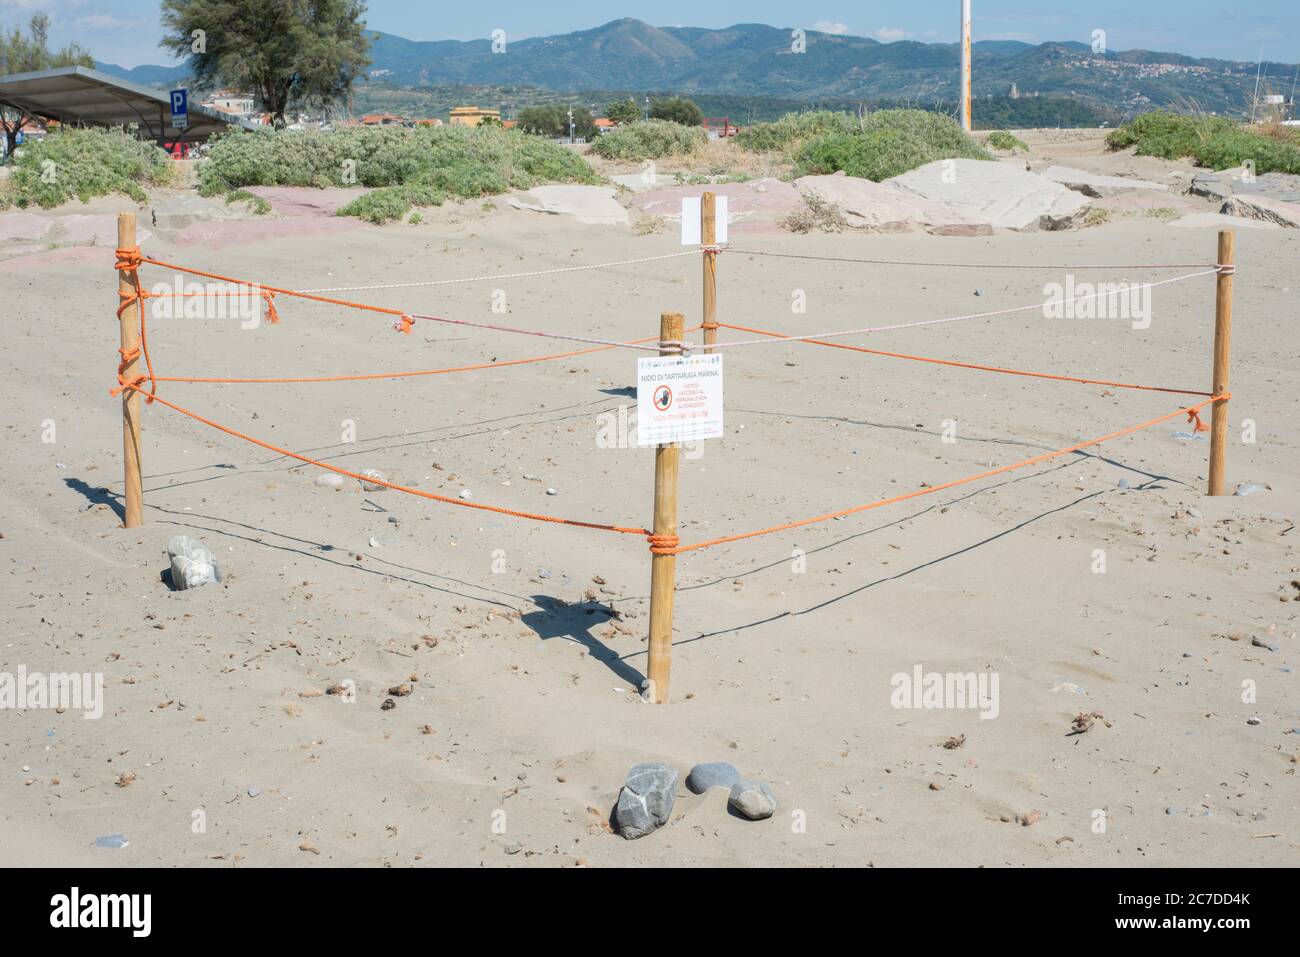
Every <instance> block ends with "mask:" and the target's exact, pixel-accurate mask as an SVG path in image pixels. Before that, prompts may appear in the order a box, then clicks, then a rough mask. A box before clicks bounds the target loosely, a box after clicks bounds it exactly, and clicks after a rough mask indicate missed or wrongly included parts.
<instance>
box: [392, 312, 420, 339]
mask: <svg viewBox="0 0 1300 957" xmlns="http://www.w3.org/2000/svg"><path fill="white" fill-rule="evenodd" d="M414 327H415V320H414V319H412V318H411V317H410V316H407V315H403V316H402V317H401V318H400V319H398V320H397V321H395V322H394V323H393V328H394V329H396V330H397V331H398V332H400V333H402V334H403V335H407V336H409V335H410V334H411V330H412V329H413V328H414Z"/></svg>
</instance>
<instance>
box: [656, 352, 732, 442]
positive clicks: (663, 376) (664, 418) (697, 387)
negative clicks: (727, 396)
mask: <svg viewBox="0 0 1300 957" xmlns="http://www.w3.org/2000/svg"><path fill="white" fill-rule="evenodd" d="M636 437H637V438H636V441H637V445H661V444H665V443H668V442H691V441H694V440H695V439H720V438H722V356H720V355H707V356H657V357H655V358H651V359H637V360H636Z"/></svg>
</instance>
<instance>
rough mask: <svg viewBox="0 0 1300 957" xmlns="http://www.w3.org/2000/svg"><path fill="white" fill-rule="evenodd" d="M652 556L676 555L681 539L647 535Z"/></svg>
mask: <svg viewBox="0 0 1300 957" xmlns="http://www.w3.org/2000/svg"><path fill="white" fill-rule="evenodd" d="M646 541H648V542H649V543H650V554H651V555H676V554H677V546H679V545H680V544H681V539H679V538H678V537H677V536H676V535H647V536H646Z"/></svg>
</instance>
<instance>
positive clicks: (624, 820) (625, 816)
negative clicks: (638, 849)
mask: <svg viewBox="0 0 1300 957" xmlns="http://www.w3.org/2000/svg"><path fill="white" fill-rule="evenodd" d="M676 800H677V772H676V771H675V770H673V769H672V768H670V767H668V766H667V765H665V764H638V765H635V766H633V768H632V770H630V771H629V772H628V773H627V780H626V781H624V782H623V790H622V791H620V792H619V795H618V804H617V805H616V806H615V808H614V821H615V823H617V824H618V832H619V833H620V834H621V835H623V837H624V838H625V839H626V840H629V841H634V840H636V839H637V838H639V837H645V836H646V835H647V834H649V833H650V832H651V831H653V830H655V829H656V828H659V827H662V826H663V825H664V824H665V823H667V821H668V818H669V816H670V815H671V814H672V813H673V804H674V802H676Z"/></svg>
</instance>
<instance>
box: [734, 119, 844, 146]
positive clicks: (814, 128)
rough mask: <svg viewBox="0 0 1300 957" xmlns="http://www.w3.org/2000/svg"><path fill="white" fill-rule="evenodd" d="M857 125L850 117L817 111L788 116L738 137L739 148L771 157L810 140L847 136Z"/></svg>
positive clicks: (756, 125)
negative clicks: (836, 133) (827, 135)
mask: <svg viewBox="0 0 1300 957" xmlns="http://www.w3.org/2000/svg"><path fill="white" fill-rule="evenodd" d="M857 125H858V121H857V117H855V116H853V115H851V114H849V113H835V112H832V111H831V110H818V111H816V112H813V113H787V114H785V116H783V117H781V118H780V119H779V120H776V121H775V122H773V123H755V124H754V125H753V126H751V127H750V128H749V129H747V130H741V131H740V132H739V133H737V134H736V139H735V142H736V145H737V146H739V147H740V148H741V149H744V150H748V151H749V152H751V153H769V152H774V151H776V150H784V149H787V148H789V147H791V146H793V145H796V144H799V143H802V142H803V141H804V140H806V139H808V138H809V137H812V136H816V135H818V134H820V133H829V132H832V131H836V130H838V131H841V132H847V131H849V130H851V129H853V128H854V127H855V126H857Z"/></svg>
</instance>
